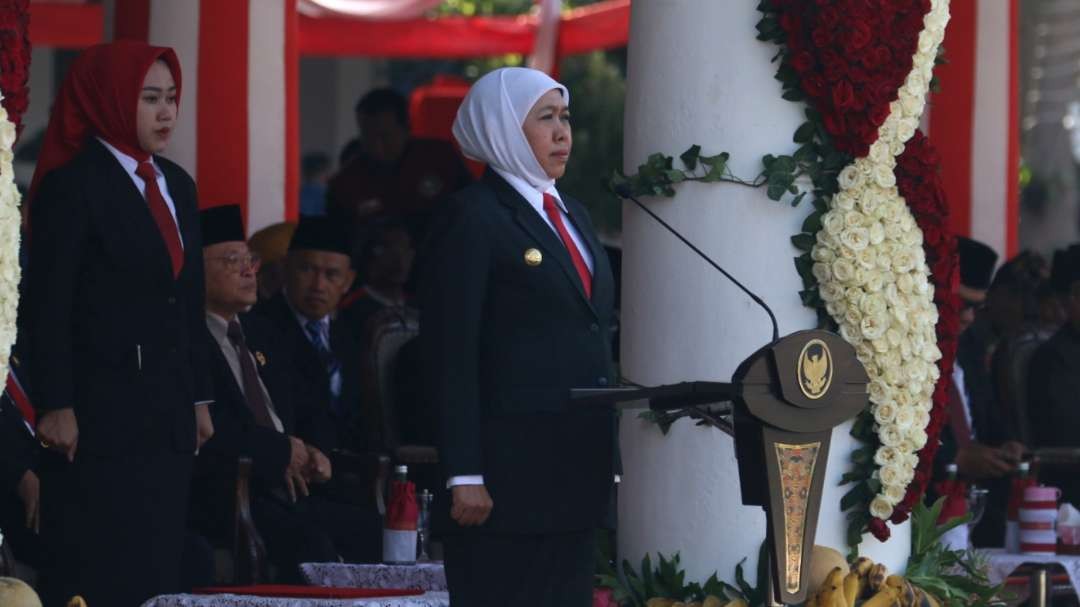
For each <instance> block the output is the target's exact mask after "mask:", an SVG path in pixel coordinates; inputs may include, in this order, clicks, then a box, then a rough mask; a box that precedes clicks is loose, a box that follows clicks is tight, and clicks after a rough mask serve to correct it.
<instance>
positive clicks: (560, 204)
mask: <svg viewBox="0 0 1080 607" xmlns="http://www.w3.org/2000/svg"><path fill="white" fill-rule="evenodd" d="M454 136H455V137H456V138H457V140H458V142H459V143H460V144H461V148H462V150H463V151H464V152H465V154H466V155H467V156H469V157H470V158H473V159H476V160H480V161H482V162H485V163H487V164H488V167H489V168H488V171H487V172H486V173H485V175H484V178H483V179H482V180H481V181H480V182H479V183H476V184H473V185H472V186H469V187H468V188H466V189H464V190H462V191H460V192H458V193H457V194H455V195H454V196H453V197H452V198H451V200H450V201H449V202H448V204H447V205H446V206H445V208H444V209H443V211H444V213H443V215H442V217H441V218H440V219H439V220H438V221H436V223H435V226H436V227H435V231H434V233H433V238H432V241H431V246H430V248H429V250H428V251H427V252H426V255H425V256H424V259H425V260H426V263H425V264H424V265H423V268H422V279H421V292H420V303H421V307H422V327H421V331H420V334H421V341H422V344H423V351H424V361H425V364H424V367H425V368H424V373H425V375H424V378H425V382H426V383H427V387H428V388H429V389H430V398H431V402H432V403H433V404H434V405H435V408H436V410H437V411H438V412H439V415H440V418H441V424H440V426H441V429H440V444H439V457H440V465H441V467H442V471H443V473H444V475H445V479H446V481H447V482H446V486H447V488H448V489H450V491H449V492H448V493H447V494H444V495H442V496H441V500H442V501H441V502H440V503H439V504H438V506H437V507H436V509H435V517H436V521H435V523H436V526H437V527H439V528H440V529H439V531H441V532H442V535H443V537H444V545H445V549H446V554H445V556H446V573H447V581H448V583H449V587H450V593H451V601H452V603H453V604H454V605H455V607H470V606H474V605H476V606H491V605H529V606H541V605H544V606H546V605H551V606H559V607H575V606H578V605H581V606H583V607H584V606H587V605H590V604H591V587H592V574H593V550H594V536H595V531H596V529H597V528H599V527H602V526H606V525H608V524H609V523H610V522H611V521H612V520H613V517H612V514H611V508H610V506H611V504H612V503H613V501H612V494H613V490H614V482H613V480H614V475H615V474H616V473H617V472H618V470H617V467H618V463H617V462H618V456H617V447H616V442H615V419H614V414H613V413H612V412H611V411H600V410H585V409H580V408H575V407H573V406H572V404H571V403H570V401H569V395H570V389H571V388H584V387H602V386H607V385H610V384H611V383H613V382H614V367H613V364H612V359H611V331H612V326H613V317H612V306H613V303H614V286H613V285H614V283H613V279H612V275H611V267H610V265H609V264H608V260H607V257H606V255H605V254H604V249H603V248H602V246H601V245H600V242H599V241H598V240H597V238H596V234H595V232H594V230H593V227H592V224H591V222H590V221H589V218H588V215H587V213H586V211H585V208H584V206H582V205H581V203H579V202H577V201H575V200H573V199H572V198H570V197H568V196H565V195H563V194H562V193H560V192H559V191H558V190H557V189H556V187H555V180H556V179H558V178H559V177H561V176H562V175H563V173H564V172H565V170H566V164H567V161H568V159H569V157H570V151H571V143H572V134H571V128H570V122H569V92H568V91H567V90H566V87H564V86H563V85H561V84H559V83H558V82H556V81H554V80H552V79H551V78H550V77H548V76H547V75H546V74H544V73H542V72H538V71H536V70H531V69H524V68H505V69H500V70H496V71H494V72H491V73H489V74H487V75H486V76H484V77H483V78H481V79H480V80H478V81H477V82H476V84H474V85H473V87H472V89H471V90H470V91H469V94H468V96H467V97H466V98H465V101H464V102H463V103H462V105H461V109H460V110H459V111H458V115H457V120H456V121H455V123H454Z"/></svg>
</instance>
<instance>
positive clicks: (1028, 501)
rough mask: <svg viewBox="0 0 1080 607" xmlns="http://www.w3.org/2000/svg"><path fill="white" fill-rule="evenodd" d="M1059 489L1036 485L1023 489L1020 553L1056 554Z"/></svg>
mask: <svg viewBox="0 0 1080 607" xmlns="http://www.w3.org/2000/svg"><path fill="white" fill-rule="evenodd" d="M1060 499H1061V489H1058V488H1057V487H1046V486H1043V485H1038V486H1035V487H1028V488H1026V489H1024V501H1023V502H1022V503H1021V504H1020V552H1022V553H1023V554H1035V555H1046V554H1056V553H1057V519H1058V500H1060Z"/></svg>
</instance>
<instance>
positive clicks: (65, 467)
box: [40, 452, 192, 607]
mask: <svg viewBox="0 0 1080 607" xmlns="http://www.w3.org/2000/svg"><path fill="white" fill-rule="evenodd" d="M191 466H192V455H191V454H188V453H176V452H167V453H158V454H153V455H127V456H117V457H112V456H109V457H106V456H97V455H93V454H87V453H79V454H78V455H77V456H76V458H75V463H73V464H69V463H67V460H66V459H65V458H64V457H63V456H61V455H58V454H56V453H53V452H48V453H45V454H43V455H42V461H41V467H40V471H41V517H42V520H41V532H42V540H43V541H44V543H45V546H46V549H47V551H48V553H49V554H50V555H51V559H50V560H51V561H52V566H51V567H49V568H48V569H46V570H45V571H43V572H42V583H41V594H42V598H43V599H44V603H45V605H46V607H52V606H53V605H64V604H66V602H67V600H68V599H70V598H71V597H72V596H74V595H76V594H78V595H81V596H82V597H83V598H84V599H86V602H87V603H88V604H90V605H109V606H111V607H137V606H138V605H141V604H142V603H143V602H144V601H145V600H146V599H148V598H150V597H153V596H156V595H158V594H165V593H172V592H177V591H179V590H180V561H181V555H182V554H183V551H184V534H185V519H186V516H187V503H188V487H189V484H190V478H191Z"/></svg>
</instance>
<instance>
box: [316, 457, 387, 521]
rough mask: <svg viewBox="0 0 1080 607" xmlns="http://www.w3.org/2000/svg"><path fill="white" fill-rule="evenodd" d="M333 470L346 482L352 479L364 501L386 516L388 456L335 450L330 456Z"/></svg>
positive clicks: (346, 484)
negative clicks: (372, 504) (357, 485)
mask: <svg viewBox="0 0 1080 607" xmlns="http://www.w3.org/2000/svg"><path fill="white" fill-rule="evenodd" d="M330 455H331V460H332V462H333V466H334V469H335V472H334V475H335V476H339V478H344V479H345V486H348V485H349V483H348V480H349V479H353V481H354V483H355V484H359V485H360V487H361V489H359V490H360V491H363V493H364V494H365V495H364V497H365V498H366V499H365V500H364V501H369V500H370V501H373V502H374V504H375V507H376V509H377V510H378V512H379V514H382V515H385V514H386V483H387V481H388V480H389V478H390V456H389V455H387V454H385V453H376V452H365V453H356V452H354V451H348V450H345V449H336V450H334V451H333V452H332V453H331V454H330Z"/></svg>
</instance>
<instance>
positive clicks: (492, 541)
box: [443, 529, 596, 607]
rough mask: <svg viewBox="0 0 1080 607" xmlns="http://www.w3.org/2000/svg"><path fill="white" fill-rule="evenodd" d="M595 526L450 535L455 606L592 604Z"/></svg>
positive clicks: (449, 571) (448, 557) (450, 583)
mask: <svg viewBox="0 0 1080 607" xmlns="http://www.w3.org/2000/svg"><path fill="white" fill-rule="evenodd" d="M595 543H596V532H595V531H594V530H591V529H590V530H588V531H578V532H573V533H565V534H558V535H479V534H478V535H447V536H444V537H443V545H444V549H445V555H444V556H445V560H446V582H447V585H448V586H449V588H450V603H451V604H452V605H453V606H454V607H503V606H505V605H514V606H515V607H590V606H591V605H592V587H593V573H594V571H595V564H594V559H595V550H596V548H595Z"/></svg>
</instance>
